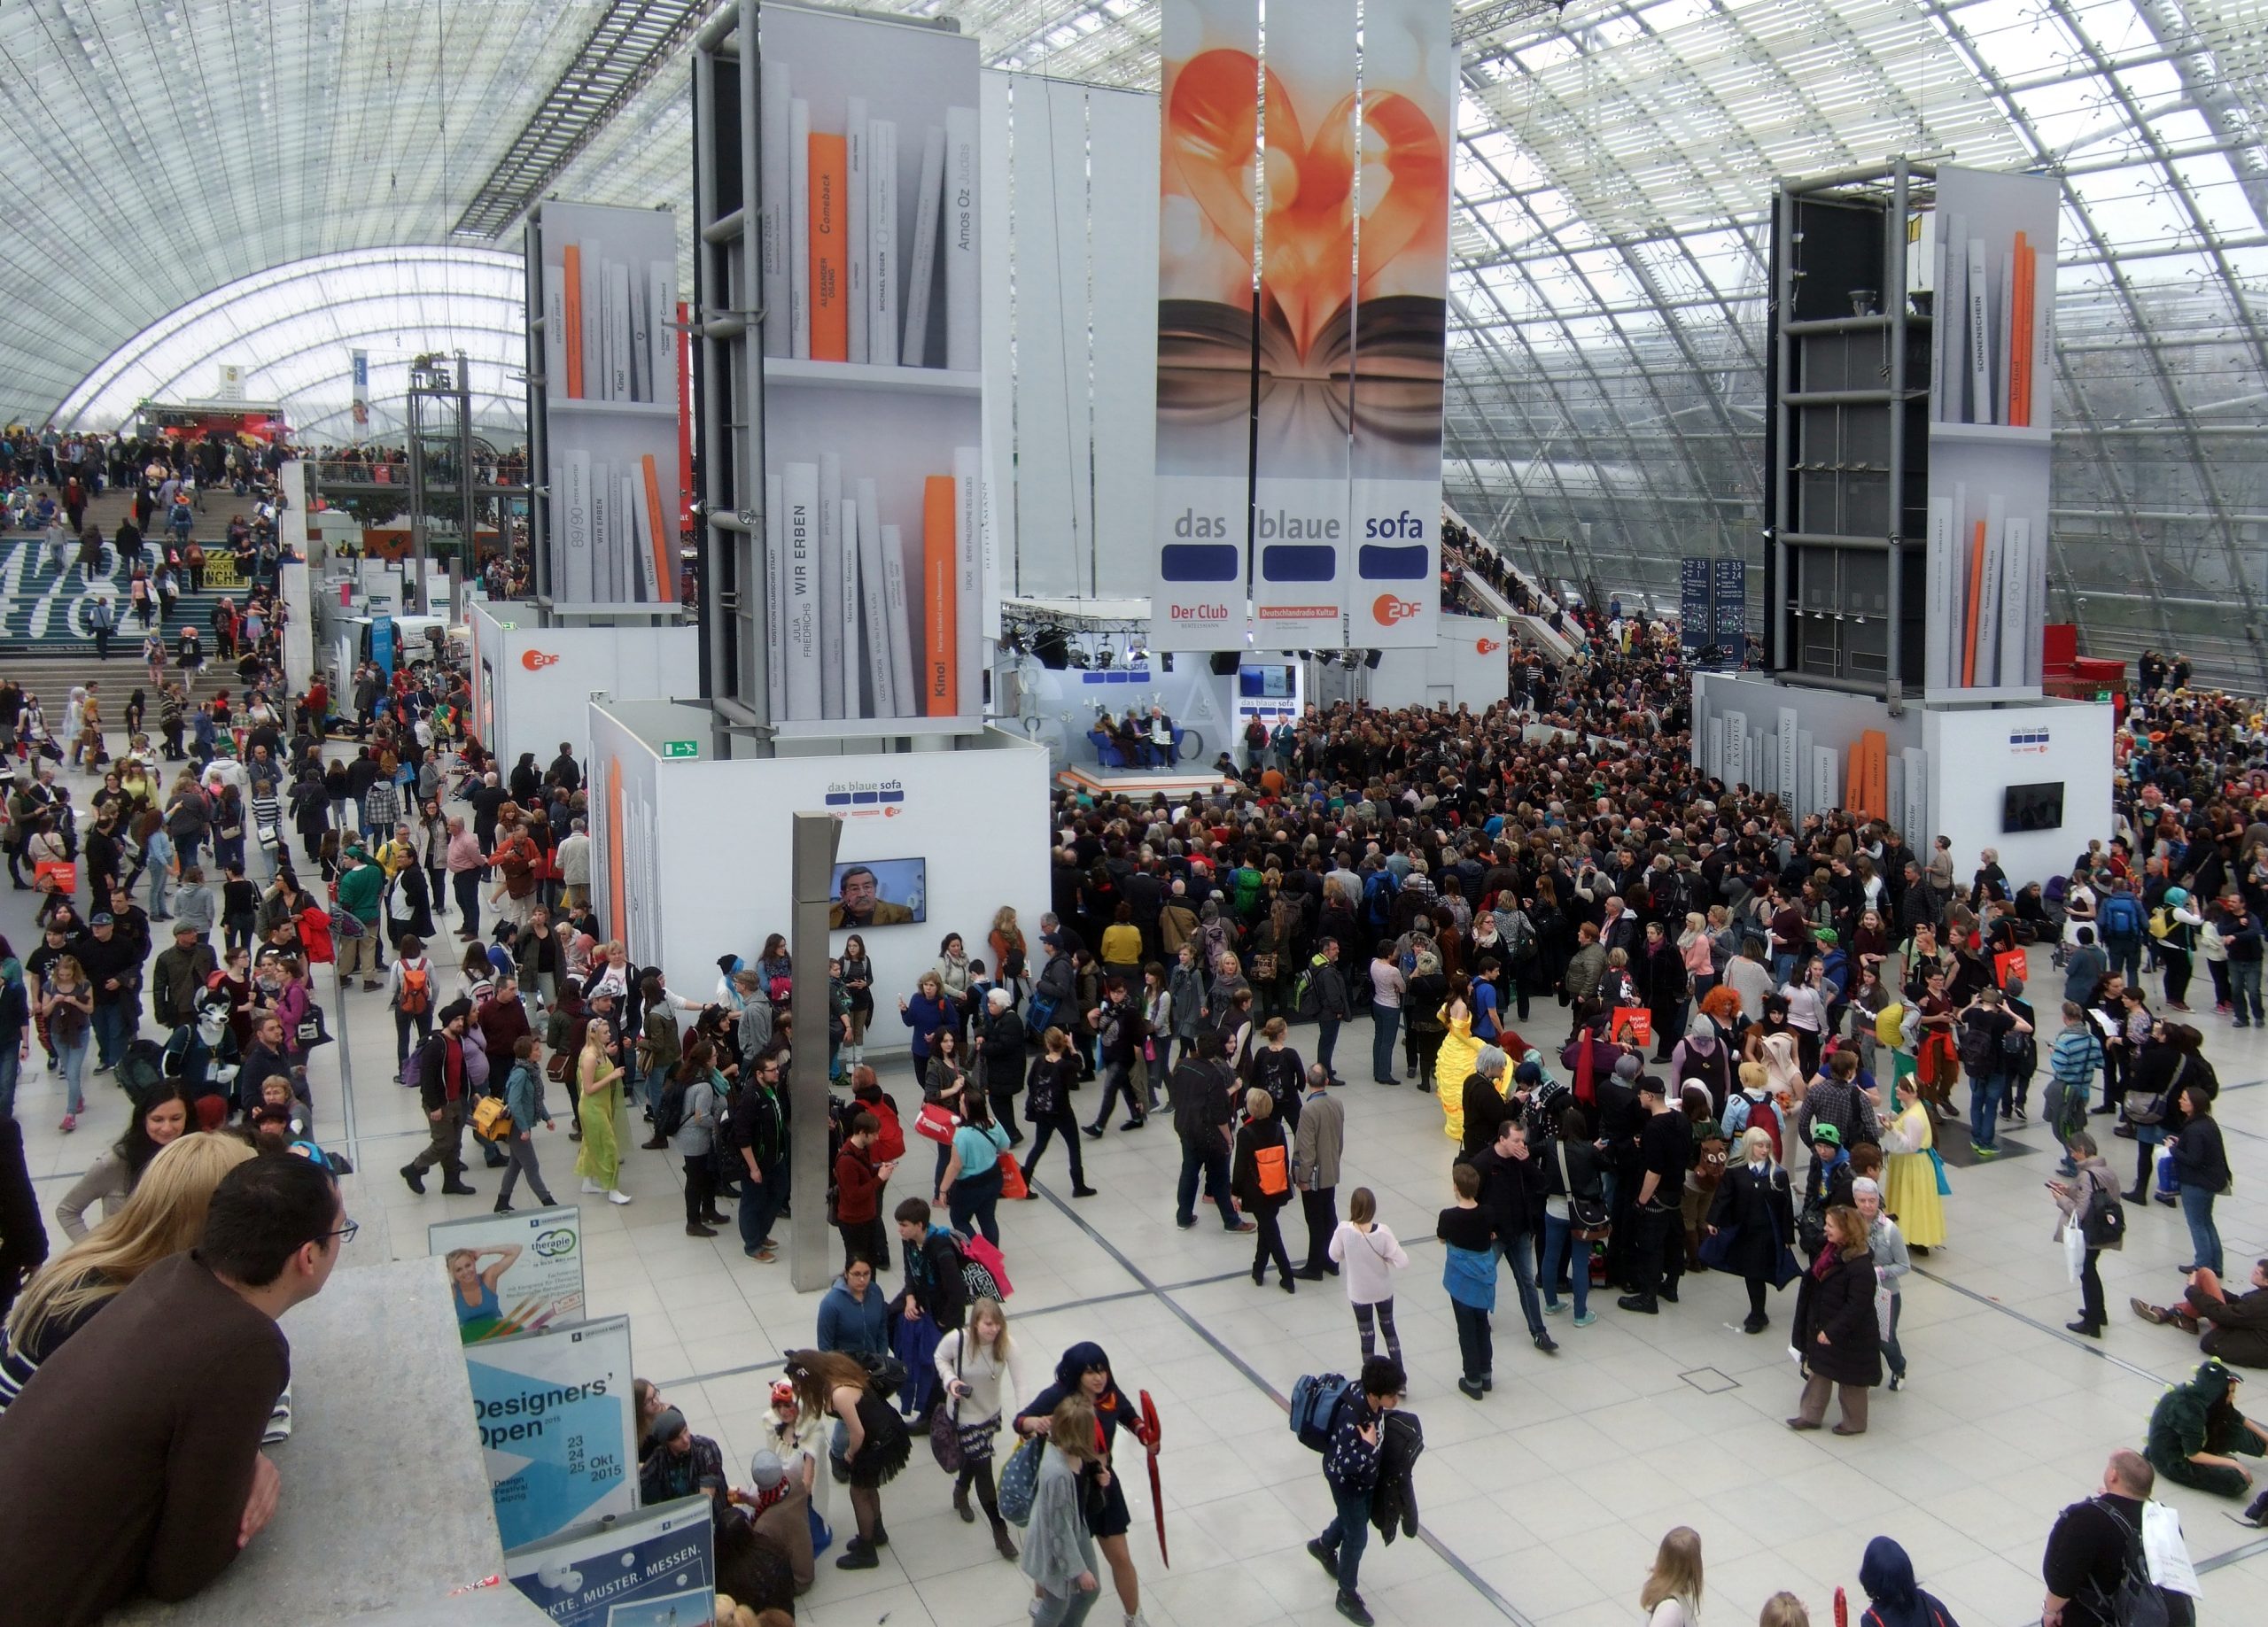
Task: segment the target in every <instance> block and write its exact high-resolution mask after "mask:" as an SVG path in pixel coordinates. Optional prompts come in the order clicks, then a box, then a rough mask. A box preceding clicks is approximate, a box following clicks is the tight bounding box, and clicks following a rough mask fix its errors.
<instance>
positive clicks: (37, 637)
mask: <svg viewBox="0 0 2268 1627" xmlns="http://www.w3.org/2000/svg"><path fill="white" fill-rule="evenodd" d="M132 507H133V493H132V492H103V493H102V494H101V495H100V496H98V497H97V498H96V499H95V500H93V501H92V502H91V503H89V505H88V506H87V522H88V523H89V524H91V525H93V526H95V527H96V528H97V530H98V531H101V532H102V534H103V537H104V538H105V542H107V541H108V539H109V538H111V537H113V535H114V534H115V533H116V532H117V531H118V523H119V522H120V520H121V519H123V518H125V517H126V516H127V515H128V514H129V513H130V512H131V511H132ZM251 507H252V504H251V500H249V499H245V498H239V497H237V496H236V495H235V494H234V493H232V492H228V491H227V490H225V489H223V490H221V491H220V492H213V493H209V494H208V495H207V497H206V508H205V512H204V513H202V514H200V515H198V516H197V523H196V524H195V526H194V527H193V528H192V529H191V531H190V535H191V536H193V537H194V538H196V539H197V540H198V542H199V543H200V544H202V545H203V546H204V548H205V550H206V554H207V555H208V556H211V557H212V558H213V560H214V564H213V565H211V566H209V567H208V568H207V569H206V585H205V590H204V591H203V592H202V593H190V592H188V591H187V588H188V584H187V582H186V580H185V579H184V581H183V593H182V595H181V597H180V598H178V599H176V600H175V601H174V607H173V614H172V615H170V616H167V617H165V618H164V619H163V620H162V622H159V623H158V624H157V625H158V626H159V630H160V631H162V632H163V633H164V634H165V638H166V648H167V665H168V669H169V670H170V668H171V663H172V658H173V655H174V652H175V640H176V639H178V637H179V635H180V632H181V630H182V628H183V626H185V625H187V624H191V623H194V624H196V627H197V630H198V632H199V633H200V634H202V635H203V637H204V639H205V653H206V658H207V660H208V661H210V659H211V658H212V655H213V651H214V638H213V612H214V609H215V608H218V606H219V605H220V602H221V600H222V599H223V598H229V597H233V598H234V599H235V600H237V603H238V604H239V605H241V604H243V602H244V598H245V595H244V588H243V585H242V584H241V583H239V582H238V581H237V577H236V563H235V561H234V560H233V559H232V558H229V557H228V556H227V550H228V544H227V536H228V529H229V516H230V515H235V514H237V513H245V514H246V515H249V514H250V511H251ZM103 562H104V563H105V565H107V566H108V567H109V568H110V569H109V571H108V574H104V573H101V572H97V574H96V575H95V577H94V578H93V579H92V580H91V581H89V579H88V577H87V575H86V573H85V572H84V571H83V570H82V569H81V568H80V565H79V546H78V543H77V541H76V540H75V539H73V540H71V541H70V543H69V546H68V551H67V553H66V555H65V563H64V567H63V569H62V570H60V571H58V570H56V569H55V568H54V566H53V564H52V562H50V560H49V558H48V554H47V546H46V543H45V541H44V539H43V537H42V535H41V534H40V533H38V532H21V531H8V532H5V533H0V674H5V675H7V676H9V677H12V678H14V679H15V680H16V681H17V682H18V683H19V684H21V685H23V686H25V687H26V688H27V689H29V690H31V691H32V692H33V693H35V694H38V695H39V696H40V697H41V698H42V700H43V701H44V702H46V703H47V705H48V707H49V717H50V723H53V722H54V720H55V718H56V716H57V714H56V712H55V708H56V706H57V705H58V703H59V702H60V701H61V700H62V699H63V697H64V696H65V695H66V694H67V693H69V692H70V690H71V687H72V686H74V685H76V684H83V683H85V682H86V681H87V680H88V679H89V678H100V679H102V680H103V693H105V694H110V695H113V703H112V706H111V709H110V710H111V713H112V715H113V717H114V716H115V715H116V709H117V707H118V706H119V705H120V704H122V703H123V702H124V700H125V698H126V696H127V694H128V693H130V692H131V691H133V690H134V689H136V688H137V687H138V688H143V689H147V688H148V681H147V680H148V674H147V673H146V672H144V670H143V667H142V659H141V657H142V639H143V637H144V628H143V626H142V624H141V623H140V621H139V620H138V619H137V618H136V616H134V615H133V614H132V600H131V599H130V598H129V597H128V591H127V585H128V581H129V579H130V578H131V577H132V576H133V567H134V562H133V561H131V560H121V559H120V558H119V556H118V549H117V548H116V546H107V547H106V548H105V552H104V560H103ZM144 562H145V563H147V564H148V565H150V566H151V568H152V569H154V568H155V567H156V565H157V562H158V553H157V549H156V546H155V544H154V543H145V544H144ZM97 597H107V598H109V599H111V600H113V601H114V603H115V605H116V607H117V609H118V617H119V626H118V629H117V631H115V632H114V633H113V635H112V637H111V643H110V659H109V660H108V661H107V662H105V661H101V660H99V659H97V655H96V653H95V639H94V633H93V631H92V629H91V628H90V627H89V625H88V622H87V616H88V613H89V611H90V610H91V609H92V608H94V603H95V600H96V599H97ZM234 678H235V674H234V673H232V672H231V673H229V674H228V675H227V676H226V677H225V678H222V677H220V676H219V675H218V673H217V672H216V670H215V669H214V668H213V667H211V666H208V667H207V668H206V674H205V678H204V679H203V681H202V682H201V683H200V684H199V685H198V693H201V694H209V693H211V692H212V691H213V690H214V689H215V688H218V687H224V686H226V687H233V686H234ZM155 712H156V708H155V706H154V705H152V707H151V714H152V716H154V715H155Z"/></svg>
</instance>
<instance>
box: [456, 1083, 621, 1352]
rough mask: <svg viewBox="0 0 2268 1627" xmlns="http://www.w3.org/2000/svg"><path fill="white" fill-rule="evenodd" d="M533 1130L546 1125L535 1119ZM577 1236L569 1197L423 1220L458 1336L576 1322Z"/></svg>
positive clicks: (578, 1224)
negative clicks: (543, 1204)
mask: <svg viewBox="0 0 2268 1627" xmlns="http://www.w3.org/2000/svg"><path fill="white" fill-rule="evenodd" d="M562 1116H564V1112H563V1114H562ZM519 1128H524V1127H522V1126H516V1127H515V1129H516V1130H517V1129H519ZM534 1133H535V1134H536V1135H546V1134H547V1133H548V1132H546V1131H545V1130H544V1128H543V1127H541V1126H540V1125H538V1126H535V1127H534ZM582 1235H583V1228H582V1211H581V1210H580V1209H579V1208H578V1207H576V1206H575V1205H573V1204H560V1205H555V1206H554V1207H551V1208H548V1209H533V1210H526V1211H523V1212H522V1213H517V1214H484V1215H479V1216H476V1217H474V1218H472V1219H470V1220H443V1221H440V1222H439V1223H438V1224H436V1225H432V1226H429V1227H427V1228H425V1251H426V1252H427V1253H429V1254H435V1255H439V1257H440V1259H441V1261H442V1264H443V1266H444V1267H445V1268H446V1269H447V1272H448V1277H449V1305H450V1306H451V1308H453V1309H454V1311H455V1312H456V1313H457V1337H458V1339H459V1340H460V1341H461V1342H462V1343H464V1344H479V1343H481V1342H483V1341H485V1340H488V1339H506V1338H509V1337H511V1336H513V1335H514V1334H517V1333H540V1332H542V1331H544V1330H545V1329H551V1328H563V1327H565V1326H567V1325H568V1324H569V1323H571V1322H576V1321H581V1320H582V1316H583V1244H582Z"/></svg>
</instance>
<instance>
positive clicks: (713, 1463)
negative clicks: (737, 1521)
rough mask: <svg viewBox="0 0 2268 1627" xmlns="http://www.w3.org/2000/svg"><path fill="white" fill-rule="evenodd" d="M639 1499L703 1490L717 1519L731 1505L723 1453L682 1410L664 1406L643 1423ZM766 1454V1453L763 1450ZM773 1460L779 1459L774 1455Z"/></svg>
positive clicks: (660, 1498) (648, 1501) (662, 1499)
mask: <svg viewBox="0 0 2268 1627" xmlns="http://www.w3.org/2000/svg"><path fill="white" fill-rule="evenodd" d="M640 1451H641V1456H640V1458H639V1460H638V1500H639V1501H640V1502H641V1503H642V1504H644V1505H645V1506H646V1507H649V1508H650V1507H653V1506H654V1505H655V1504H656V1503H666V1502H670V1501H672V1500H674V1499H677V1498H680V1497H692V1496H694V1495H695V1494H696V1493H699V1494H704V1495H706V1496H707V1497H708V1499H709V1500H710V1503H711V1506H712V1507H714V1509H715V1511H716V1515H717V1517H718V1519H723V1518H725V1517H726V1515H728V1514H730V1512H731V1509H732V1505H731V1502H730V1501H729V1500H728V1497H727V1492H728V1490H729V1488H727V1486H726V1484H725V1454H724V1453H722V1452H721V1451H719V1450H718V1446H717V1443H716V1442H715V1441H712V1440H711V1439H710V1438H709V1437H707V1436H705V1435H695V1433H694V1432H693V1429H692V1426H691V1425H689V1424H688V1423H687V1422H686V1421H685V1414H683V1413H681V1412H680V1411H678V1409H677V1408H676V1407H674V1406H665V1407H664V1408H663V1409H662V1411H661V1414H660V1415H659V1416H658V1417H656V1419H655V1420H654V1422H652V1423H650V1424H649V1425H647V1426H646V1435H645V1438H644V1440H643V1441H641V1443H640ZM766 1455H769V1454H766ZM773 1461H774V1462H775V1464H776V1463H777V1461H778V1460H777V1459H774V1460H773Z"/></svg>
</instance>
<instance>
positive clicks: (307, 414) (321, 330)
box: [56, 249, 527, 444]
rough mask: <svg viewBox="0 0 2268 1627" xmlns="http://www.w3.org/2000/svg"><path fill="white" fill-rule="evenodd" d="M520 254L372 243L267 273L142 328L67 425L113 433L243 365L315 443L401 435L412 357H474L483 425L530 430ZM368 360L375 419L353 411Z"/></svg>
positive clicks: (199, 392)
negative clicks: (147, 405)
mask: <svg viewBox="0 0 2268 1627" xmlns="http://www.w3.org/2000/svg"><path fill="white" fill-rule="evenodd" d="M523 283H524V272H523V267H522V264H521V260H520V257H519V256H518V255H516V254H504V253H500V252H495V251H493V250H485V249H361V250H356V251H353V252H349V253H345V254H327V255H319V256H317V257H316V258H315V259H313V260H297V261H294V262H293V263H291V265H288V266H278V267H274V268H272V269H270V270H267V271H261V272H255V273H254V274H253V275H251V276H248V277H241V278H239V279H237V281H236V282H233V283H229V284H228V285H227V286H226V287H224V288H220V289H216V290H215V291H213V292H212V293H209V294H206V295H205V296H203V297H202V298H198V299H194V300H191V301H190V303H189V304H188V305H185V306H183V307H182V308H181V309H180V310H178V311H175V312H171V313H169V314H167V315H166V316H165V317H164V318H162V319H161V320H159V322H156V323H155V324H153V325H152V326H151V328H149V329H146V330H145V331H144V332H143V333H141V334H138V335H136V337H134V338H133V339H132V340H130V341H129V342H128V343H127V344H126V345H122V346H120V348H119V349H118V350H117V351H116V352H114V353H113V354H112V355H110V356H109V357H108V358H107V359H105V360H104V361H103V362H102V363H101V365H99V366H98V367H97V368H95V369H94V371H93V372H91V373H90V374H89V375H88V376H87V377H86V378H85V379H84V380H82V382H81V384H79V386H78V388H77V389H75V390H74V391H72V392H71V394H70V396H69V397H68V398H67V399H66V400H65V401H64V404H63V407H62V409H61V410H60V411H59V412H58V414H56V419H57V422H58V423H61V424H64V425H66V426H69V425H81V426H84V427H86V428H89V429H97V430H111V429H114V428H116V427H117V426H118V425H120V423H122V422H125V420H126V419H127V417H128V415H129V414H131V413H132V412H133V410H134V408H135V407H136V404H137V403H139V402H141V401H144V400H153V399H154V400H161V401H171V400H181V399H206V398H208V397H210V396H211V395H212V394H213V393H214V385H215V382H216V380H217V378H218V369H219V368H220V366H221V364H222V363H227V362H233V363H236V364H237V365H238V366H240V367H242V368H243V369H244V390H245V398H246V399H250V400H254V401H277V402H281V403H282V404H283V408H284V418H285V421H286V422H289V423H290V424H291V427H292V430H293V431H294V433H295V435H296V437H297V438H299V439H300V440H301V441H303V442H306V443H309V444H315V443H321V442H326V441H335V442H344V441H349V440H356V439H375V438H384V437H387V436H391V435H395V434H398V433H400V430H401V429H402V428H403V414H404V412H405V397H406V394H407V391H408V387H409V363H410V359H411V358H412V357H415V356H418V355H422V354H423V353H426V352H428V351H442V352H455V351H462V352H463V353H464V354H465V360H466V361H467V362H468V363H469V364H470V366H469V369H468V370H469V373H470V379H471V384H472V411H473V420H474V422H476V423H478V424H479V425H482V426H484V427H485V428H486V429H489V430H493V431H495V432H498V433H500V434H502V435H504V436H507V437H517V436H519V435H523V434H524V433H525V430H526V419H527V397H526V392H525V387H524V384H522V382H521V380H522V376H523V369H524V367H525V364H526V359H527V338H526V329H525V328H524V322H525V320H526V311H525V306H524V293H523V289H522V284H523ZM358 350H359V351H361V352H363V353H366V354H367V355H368V357H369V366H370V376H369V405H370V416H369V425H368V427H367V428H365V429H362V430H356V429H355V428H354V427H353V373H352V354H353V352H355V351H358Z"/></svg>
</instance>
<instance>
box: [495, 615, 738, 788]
mask: <svg viewBox="0 0 2268 1627" xmlns="http://www.w3.org/2000/svg"><path fill="white" fill-rule="evenodd" d="M523 608H524V609H525V610H526V613H527V614H528V615H530V616H533V614H534V611H533V608H532V607H522V606H520V605H517V604H514V603H509V602H506V603H500V604H496V605H488V604H481V603H475V604H471V605H469V606H467V607H466V611H465V631H466V636H467V639H468V640H469V641H470V645H471V653H472V716H473V732H475V733H476V734H478V736H479V737H480V739H481V741H482V742H483V743H484V744H485V745H486V746H487V747H488V748H489V749H490V750H491V751H493V752H494V753H495V754H496V755H497V756H498V757H500V758H501V759H502V761H503V762H504V763H505V765H506V767H507V769H509V766H510V765H511V764H512V763H517V762H518V761H519V760H520V754H521V753H522V752H524V751H532V752H533V753H535V760H536V761H537V762H538V763H549V762H550V761H551V760H552V758H553V757H555V756H556V755H558V754H559V743H560V742H561V741H562V740H565V741H567V742H568V743H569V744H571V745H572V746H573V747H574V748H575V756H576V760H577V761H579V762H582V763H588V762H589V761H590V757H591V739H590V704H591V696H592V694H593V693H594V692H596V693H603V694H609V695H612V696H614V697H616V698H617V699H618V700H647V699H651V698H656V697H660V696H664V695H689V694H696V693H699V692H700V688H701V634H700V631H699V630H698V629H697V628H693V627H685V626H662V625H653V624H646V623H642V622H641V623H633V624H628V625H625V626H620V627H537V626H534V625H532V624H520V623H518V622H517V621H515V620H514V619H513V613H514V612H515V611H517V610H521V609H523Z"/></svg>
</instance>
